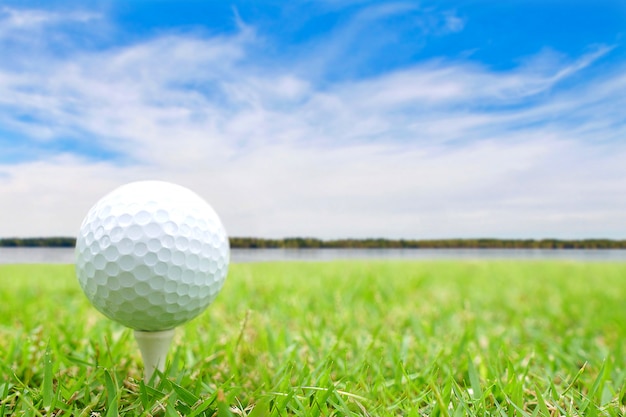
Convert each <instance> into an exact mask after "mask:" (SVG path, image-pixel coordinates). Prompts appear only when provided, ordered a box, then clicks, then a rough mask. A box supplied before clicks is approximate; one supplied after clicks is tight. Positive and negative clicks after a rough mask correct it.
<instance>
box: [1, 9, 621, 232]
mask: <svg viewBox="0 0 626 417" xmlns="http://www.w3.org/2000/svg"><path fill="white" fill-rule="evenodd" d="M379 12H380V10H379ZM20 13H21V15H20V14H18V13H17V12H15V13H11V12H6V10H5V11H4V16H5V17H4V19H3V20H1V21H0V36H2V34H3V33H7V30H8V29H7V28H11V27H12V25H16V23H15V22H16V21H17V22H19V21H22V22H24V23H23V24H22V25H23V26H22V27H24V28H27V27H32V28H35V27H36V28H37V30H41V28H42V27H45V26H46V25H45V24H44V23H47V22H51V21H54V22H55V24H61V23H62V22H61V20H60V19H62V18H63V17H61V16H60V15H52V14H51V15H45V14H37V13H35V12H20ZM370 13H374V11H370ZM386 13H393V10H391V11H389V10H387V11H386ZM7 16H8V17H7ZM16 16H18V17H19V18H18V17H16ZM20 16H21V17H20ZM38 16H39V17H38ZM80 16H82V15H76V16H69V18H68V19H69V20H70V21H73V20H79V21H81V19H87V18H88V16H89V15H84V16H83V17H80ZM447 16H448V18H450V19H451V18H453V17H454V16H453V15H450V14H448V15H447ZM89 18H91V17H89ZM357 18H358V19H362V18H363V17H362V15H361V16H358V17H357ZM20 19H22V20H20ZM444 22H445V20H444ZM446 24H447V25H448V27H449V29H450V30H453V29H454V30H461V29H462V27H463V25H462V23H461V22H458V21H454V19H453V21H449V20H448V21H447V23H446ZM33 30H34V29H33ZM265 41H266V40H265V39H263V38H262V37H261V36H260V35H258V34H257V33H256V32H255V31H254V28H252V27H249V26H245V25H242V26H241V30H240V32H239V33H237V34H235V35H232V36H215V37H209V36H200V35H198V34H179V35H170V34H164V35H161V36H157V37H154V38H151V39H147V40H144V41H141V42H136V43H132V44H127V45H120V46H116V47H111V48H106V49H101V50H89V49H84V48H82V49H81V48H70V49H71V51H70V52H68V53H67V54H61V55H59V56H52V55H50V54H43V55H44V56H46V62H45V65H40V64H41V62H36V63H33V64H32V65H22V66H21V67H20V68H19V70H18V69H16V68H15V67H13V66H12V65H11V64H10V63H8V61H3V62H2V63H0V127H2V128H3V129H4V130H5V131H7V132H10V133H11V135H15V136H17V137H20V138H21V139H20V140H19V141H20V143H13V144H9V142H8V141H5V142H4V143H3V142H2V141H1V140H0V144H2V145H3V146H4V147H6V149H13V151H14V152H23V153H24V150H26V152H25V153H27V154H24V155H22V157H21V158H17V159H16V161H13V162H11V161H5V162H1V163H0V195H1V196H2V200H3V201H2V205H1V206H0V218H1V219H4V220H5V221H3V222H1V223H0V236H11V235H19V236H28V235H31V236H32V235H51V234H65V235H67V234H70V235H71V234H73V233H75V231H76V230H77V228H78V225H79V223H80V221H81V219H82V216H83V215H84V213H86V211H87V210H88V209H89V207H90V206H91V205H92V204H93V203H94V202H95V201H96V200H97V199H98V198H99V197H100V196H101V195H103V194H104V193H106V192H107V191H109V190H110V189H112V188H114V187H115V186H117V185H120V184H122V183H124V182H127V181H132V180H137V179H145V178H159V179H165V180H171V181H175V182H179V183H182V184H184V185H187V186H189V187H191V188H193V189H195V190H197V191H198V192H199V193H200V194H202V195H203V196H204V197H205V198H206V199H207V200H209V201H210V202H211V203H212V204H213V205H214V206H215V208H216V209H217V211H218V212H219V213H220V214H221V216H222V217H223V218H224V221H225V224H226V226H227V228H228V230H229V232H230V233H231V234H233V235H257V236H265V237H280V236H293V235H309V236H318V237H325V238H331V237H348V236H349V237H366V236H385V237H407V238H434V237H470V236H472V237H476V236H496V237H547V236H555V237H563V238H572V237H573V238H577V237H589V236H594V237H623V236H624V235H625V234H626V222H624V214H623V213H625V212H626V192H625V191H626V168H625V166H626V163H625V161H626V145H625V144H624V142H623V140H620V138H624V137H626V136H625V134H626V124H625V123H624V118H623V116H622V115H621V114H620V111H619V109H621V108H624V104H626V103H624V101H626V99H624V97H626V77H624V76H623V75H622V74H623V72H622V71H621V70H623V68H611V69H610V71H609V72H607V73H606V74H604V75H603V76H602V77H598V78H591V79H590V80H589V81H586V82H582V83H581V82H579V81H575V79H576V76H577V75H578V74H580V73H581V72H583V71H585V70H586V69H587V68H589V67H591V66H594V65H596V62H598V60H600V59H601V58H602V57H603V56H605V55H606V54H609V53H611V51H610V48H608V47H599V48H597V49H596V50H595V51H593V52H591V53H589V54H588V55H585V56H581V57H579V58H578V59H573V60H553V59H544V58H545V56H544V55H539V56H536V57H535V59H533V60H530V61H529V62H526V63H525V64H523V65H520V66H519V67H517V68H513V69H511V70H507V71H493V70H490V69H488V68H486V67H484V66H481V65H478V64H476V63H472V62H469V61H461V60H446V59H432V60H429V61H426V62H422V63H419V64H417V65H413V66H412V67H410V68H403V69H400V70H395V71H390V72H387V73H384V74H379V75H375V76H370V77H366V78H360V79H352V80H337V81H333V82H327V81H326V82H321V81H320V80H319V79H318V77H317V74H316V72H317V71H318V70H317V69H314V70H312V71H310V72H307V71H303V70H302V67H297V66H294V67H292V66H290V65H287V64H288V63H290V62H291V58H290V57H283V58H282V60H280V59H279V60H275V61H273V62H271V63H270V64H268V63H267V62H265V61H263V60H258V59H257V57H258V54H259V50H260V49H259V48H261V46H262V45H263V42H265ZM327 41H328V40H325V42H327ZM331 43H332V42H331ZM39 47H41V46H39ZM320 48H323V46H322V45H321V44H320V45H317V48H312V51H313V52H315V51H319V50H320ZM44 52H45V51H44ZM332 53H334V52H332V51H331V54H332ZM311 59H313V58H312V57H311ZM345 59H350V57H349V56H345ZM355 59H357V60H358V59H359V58H358V57H357V58H355ZM24 62H26V60H24ZM303 62H307V59H306V57H305V59H303ZM327 62H331V61H327ZM324 65H328V64H324ZM63 143H65V144H68V145H67V146H61V145H62V144H63ZM24 144H26V145H27V146H26V147H25V146H24ZM2 160H3V159H0V161H2ZM2 174H3V175H2Z"/></svg>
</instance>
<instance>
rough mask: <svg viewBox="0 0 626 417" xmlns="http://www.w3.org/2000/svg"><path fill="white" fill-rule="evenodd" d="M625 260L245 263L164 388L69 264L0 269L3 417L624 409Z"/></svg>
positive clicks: (174, 357) (194, 325)
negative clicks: (145, 378)
mask: <svg viewBox="0 0 626 417" xmlns="http://www.w3.org/2000/svg"><path fill="white" fill-rule="evenodd" d="M625 360H626V263H576V262H330V263H268V264H240V265H233V266H232V267H231V271H230V274H229V277H228V279H227V281H226V285H225V287H224V289H223V291H222V293H221V294H220V296H219V297H218V298H217V300H216V301H215V303H214V304H213V305H212V306H210V307H209V309H208V310H207V311H206V312H205V313H204V314H203V315H202V316H200V317H199V318H197V319H195V320H193V321H192V322H190V323H188V324H187V325H185V326H183V327H181V328H180V329H178V332H177V335H176V338H175V341H174V345H173V346H172V349H171V351H170V356H169V365H168V368H167V370H166V372H165V375H164V377H163V378H161V381H160V382H159V383H157V384H156V385H155V384H153V385H150V384H148V385H146V384H144V383H143V382H142V380H141V376H142V370H141V367H142V364H141V358H140V357H139V353H138V350H137V347H136V345H135V342H134V340H133V336H132V332H131V331H129V330H127V329H124V328H123V327H121V326H119V325H117V324H115V323H113V322H111V321H109V320H108V319H106V318H104V317H103V316H101V315H100V314H99V313H98V312H97V311H95V309H93V307H91V306H90V305H89V303H88V301H87V300H86V298H85V297H84V296H83V294H82V292H81V290H80V287H79V286H78V283H77V281H76V279H75V277H74V272H73V267H71V266H65V265H20V266H16V265H4V266H0V375H1V376H2V378H1V379H0V398H1V399H2V400H1V402H0V415H53V414H54V415H56V416H61V415H82V416H97V415H100V416H111V415H117V414H118V413H119V414H120V415H143V416H149V415H165V416H177V415H186V416H212V415H217V416H231V415H235V416H236V415H250V416H292V415H306V416H329V415H337V416H344V415H371V416H421V415H429V416H466V415H468V416H486V415H490V416H513V415H517V416H537V415H542V416H543V415H553V416H561V415H562V416H578V415H585V416H622V415H624V413H625V412H626V385H625V382H624V381H625V380H626V363H625Z"/></svg>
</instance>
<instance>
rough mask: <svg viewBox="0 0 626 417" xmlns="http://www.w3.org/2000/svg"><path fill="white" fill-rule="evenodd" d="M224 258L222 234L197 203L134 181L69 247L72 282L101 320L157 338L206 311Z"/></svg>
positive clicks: (97, 209)
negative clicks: (72, 253) (72, 262)
mask: <svg viewBox="0 0 626 417" xmlns="http://www.w3.org/2000/svg"><path fill="white" fill-rule="evenodd" d="M229 256H230V249H229V244H228V237H227V235H226V231H225V230H224V227H223V226H222V223H221V222H220V219H219V218H218V216H217V214H216V213H215V211H213V209H212V208H211V206H210V205H209V204H207V203H206V202H205V201H204V200H203V199H202V198H200V197H199V196H198V195H197V194H195V193H194V192H192V191H190V190H189V189H187V188H184V187H181V186H179V185H175V184H171V183H167V182H161V181H141V182H133V183H130V184H126V185H123V186H121V187H119V188H117V189H116V190H114V191H112V192H111V193H109V194H108V195H106V196H104V197H103V198H102V199H101V200H100V201H98V202H97V203H96V205H94V206H93V207H92V208H91V210H89V212H88V213H87V216H86V217H85V219H84V220H83V223H82V225H81V227H80V232H79V234H78V238H77V240H76V275H77V277H78V281H79V282H80V285H81V287H82V289H83V291H84V292H85V295H86V296H87V298H88V299H89V300H90V301H91V303H92V304H93V305H94V307H96V309H98V310H99V311H100V312H101V313H103V314H104V315H105V316H107V317H109V318H111V319H113V320H115V321H117V322H119V323H121V324H123V325H125V326H127V327H130V328H133V329H135V330H143V331H160V330H167V329H172V328H174V327H176V326H178V325H180V324H183V323H185V322H187V321H189V320H191V319H192V318H194V317H196V316H197V315H198V314H200V313H201V312H202V311H204V309H205V308H206V307H207V306H208V305H209V304H211V302H212V301H213V300H214V299H215V297H216V296H217V294H218V292H219V291H220V289H221V288H222V285H223V284H224V280H225V278H226V273H227V270H228V261H229Z"/></svg>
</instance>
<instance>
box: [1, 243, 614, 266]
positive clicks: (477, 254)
mask: <svg viewBox="0 0 626 417" xmlns="http://www.w3.org/2000/svg"><path fill="white" fill-rule="evenodd" d="M336 259H406V260H410V259H413V260H436V259H452V260H453V259H458V260H489V259H493V260H497V259H503V260H504V259H511V260H514V259H518V260H548V259H554V260H572V261H613V262H626V250H620V249H615V250H613V249H607V250H587V249H232V250H231V261H232V262H233V263H245V262H267V261H330V260H336ZM37 263H59V264H68V263H74V249H73V248H4V247H1V248H0V264H37Z"/></svg>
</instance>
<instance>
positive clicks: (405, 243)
mask: <svg viewBox="0 0 626 417" xmlns="http://www.w3.org/2000/svg"><path fill="white" fill-rule="evenodd" d="M75 244H76V239H75V238H72V237H38V238H0V247H57V248H71V247H74V245H75ZM230 246H231V248H237V249H327V248H328V249H342V248H349V249H626V240H612V239H582V240H561V239H491V238H484V239H428V240H417V239H415V240H413V239H383V238H371V239H331V240H323V239H317V238H311V237H287V238H284V239H263V238H255V237H231V238H230Z"/></svg>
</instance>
